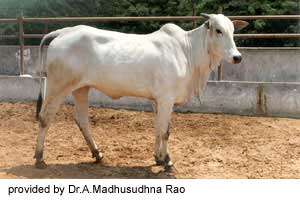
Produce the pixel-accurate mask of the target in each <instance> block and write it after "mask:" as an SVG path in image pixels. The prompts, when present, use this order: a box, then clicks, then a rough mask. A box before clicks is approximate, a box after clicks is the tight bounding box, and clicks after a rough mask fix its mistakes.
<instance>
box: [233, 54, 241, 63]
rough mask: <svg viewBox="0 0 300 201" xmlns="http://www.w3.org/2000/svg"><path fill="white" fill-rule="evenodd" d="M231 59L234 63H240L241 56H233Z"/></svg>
mask: <svg viewBox="0 0 300 201" xmlns="http://www.w3.org/2000/svg"><path fill="white" fill-rule="evenodd" d="M233 61H234V63H240V62H241V61H242V56H234V57H233Z"/></svg>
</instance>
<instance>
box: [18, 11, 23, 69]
mask: <svg viewBox="0 0 300 201" xmlns="http://www.w3.org/2000/svg"><path fill="white" fill-rule="evenodd" d="M18 23H19V44H20V51H19V52H20V60H19V62H20V63H19V68H20V69H19V70H20V75H23V74H24V17H23V16H20V17H18Z"/></svg>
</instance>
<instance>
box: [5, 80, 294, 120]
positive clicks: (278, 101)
mask: <svg viewBox="0 0 300 201" xmlns="http://www.w3.org/2000/svg"><path fill="white" fill-rule="evenodd" d="M38 83H39V82H38V79H36V78H35V79H32V78H20V77H14V76H10V77H9V76H0V101H11V102H14V101H15V102H17V101H34V100H36V99H37V96H38V92H39V85H38ZM299 92H300V83H268V82H234V81H233V82H231V81H221V82H215V81H210V82H209V83H208V85H207V88H206V90H205V92H204V95H203V97H202V99H201V104H200V103H199V102H198V99H196V98H194V99H192V100H191V101H190V102H189V103H187V104H185V105H183V106H180V107H176V108H175V111H180V112H204V113H227V114H239V115H258V116H279V117H294V118H299V117H300V93H299ZM89 96H90V104H91V105H94V106H97V107H110V108H125V109H134V110H144V111H151V110H152V106H151V102H150V101H148V100H146V99H141V98H133V97H123V98H121V99H119V100H112V99H110V98H109V97H107V96H105V95H104V94H102V93H100V92H98V91H96V90H91V92H90V94H89ZM66 102H68V103H72V98H71V97H68V98H67V99H66Z"/></svg>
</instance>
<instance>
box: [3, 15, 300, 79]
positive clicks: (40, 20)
mask: <svg viewBox="0 0 300 201" xmlns="http://www.w3.org/2000/svg"><path fill="white" fill-rule="evenodd" d="M228 17H229V18H230V19H231V20H236V19H239V20H256V19H264V20H300V15H264V16H262V15H255V16H228ZM198 20H203V17H201V16H153V17H51V18H24V17H23V16H21V17H18V18H9V19H0V23H18V27H19V31H18V34H16V35H0V39H19V45H20V63H19V68H20V74H21V75H22V74H24V40H25V39H27V38H42V37H43V36H44V35H45V34H25V33H24V23H44V24H45V25H47V23H49V22H112V21H167V22H174V21H191V22H193V24H194V25H195V22H196V21H198ZM299 23H300V22H299ZM46 32H47V26H45V33H46ZM234 37H235V38H300V33H271V34H234ZM221 77H222V66H219V68H218V80H221Z"/></svg>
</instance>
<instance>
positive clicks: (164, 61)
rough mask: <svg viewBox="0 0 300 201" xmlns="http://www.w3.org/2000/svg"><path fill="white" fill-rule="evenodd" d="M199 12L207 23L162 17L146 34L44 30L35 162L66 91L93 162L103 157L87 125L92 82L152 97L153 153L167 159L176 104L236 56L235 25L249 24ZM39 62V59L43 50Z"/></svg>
mask: <svg viewBox="0 0 300 201" xmlns="http://www.w3.org/2000/svg"><path fill="white" fill-rule="evenodd" d="M202 16H205V17H206V18H207V19H208V20H207V21H206V23H204V24H203V25H202V26H200V27H198V28H196V29H193V30H191V31H184V30H183V29H181V28H180V27H178V26H176V25H174V24H166V25H164V26H162V27H161V29H159V30H158V31H155V32H153V33H151V34H146V35H137V34H124V33H119V32H114V31H106V30H101V29H96V28H93V27H89V26H83V25H80V26H75V27H68V28H64V29H60V30H57V31H54V32H51V33H49V34H47V35H46V36H44V38H43V39H42V41H41V44H40V55H42V48H43V46H44V44H45V42H46V41H47V40H48V39H50V38H55V39H54V40H53V41H52V42H51V43H50V45H49V47H48V52H47V87H46V92H44V94H45V96H44V103H43V104H42V108H40V106H41V105H40V104H41V99H40V101H38V107H37V115H38V114H39V133H38V138H37V146H36V151H35V158H36V167H38V168H44V167H46V164H45V162H44V160H43V149H44V140H45V135H46V133H47V130H48V128H49V126H50V122H51V121H52V119H53V117H54V116H55V114H56V112H57V110H58V108H59V106H60V104H61V103H62V102H63V100H64V98H65V97H66V96H67V95H68V94H70V93H72V94H73V96H74V100H75V108H76V122H77V124H78V126H79V128H80V130H81V132H82V134H83V136H84V138H85V140H86V142H87V144H88V146H89V148H90V150H91V152H92V154H93V157H95V158H96V162H100V161H101V158H102V154H101V153H100V152H99V151H98V148H97V145H96V143H95V142H94V140H93V138H92V136H91V134H90V131H89V128H88V92H89V89H90V88H96V89H98V90H99V91H101V92H103V93H104V94H106V95H107V96H110V97H111V98H113V99H117V98H120V97H122V96H134V97H143V98H147V99H150V100H153V103H154V104H153V105H154V107H153V108H154V111H155V114H156V115H155V118H156V121H155V122H156V140H155V152H154V154H155V160H156V163H157V164H158V165H165V166H166V167H168V166H171V165H172V162H171V160H170V157H169V153H168V146H167V142H168V138H169V128H170V126H169V125H170V118H171V113H172V110H173V106H174V104H183V103H186V102H187V101H188V100H190V99H191V97H192V96H193V95H199V94H200V93H201V92H202V91H203V89H204V87H205V85H206V82H207V80H208V77H209V74H210V72H211V71H212V69H214V68H215V67H216V66H218V65H219V64H220V62H221V60H222V59H224V60H226V61H228V62H230V63H239V62H240V61H241V54H240V52H239V51H238V50H237V48H236V45H235V43H234V40H233V32H234V29H241V28H243V27H245V26H247V24H248V23H247V22H244V21H239V20H236V21H231V20H229V19H228V18H227V17H225V16H224V15H222V14H218V15H214V14H211V15H208V14H202ZM40 61H41V66H42V65H43V64H42V63H43V61H42V59H41V57H40ZM41 91H42V90H41ZM40 97H41V95H40Z"/></svg>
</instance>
